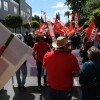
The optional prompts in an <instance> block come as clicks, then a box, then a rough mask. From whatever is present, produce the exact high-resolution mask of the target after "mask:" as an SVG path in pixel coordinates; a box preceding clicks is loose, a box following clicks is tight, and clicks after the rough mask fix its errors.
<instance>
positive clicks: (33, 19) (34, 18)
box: [32, 15, 40, 22]
mask: <svg viewBox="0 0 100 100" xmlns="http://www.w3.org/2000/svg"><path fill="white" fill-rule="evenodd" d="M39 20H40V17H39V16H38V15H34V16H33V17H32V21H38V22H39Z"/></svg>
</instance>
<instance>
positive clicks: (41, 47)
mask: <svg viewBox="0 0 100 100" xmlns="http://www.w3.org/2000/svg"><path fill="white" fill-rule="evenodd" d="M33 48H34V50H35V51H36V56H37V58H36V59H37V60H40V61H41V60H43V57H44V55H45V53H46V52H47V51H50V46H49V44H48V43H46V42H44V41H40V42H36V43H35V44H34V47H33Z"/></svg>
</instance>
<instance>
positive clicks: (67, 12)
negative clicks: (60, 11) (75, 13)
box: [64, 11, 70, 23]
mask: <svg viewBox="0 0 100 100" xmlns="http://www.w3.org/2000/svg"><path fill="white" fill-rule="evenodd" d="M64 16H67V17H68V23H69V16H70V12H69V11H66V12H65V14H64Z"/></svg>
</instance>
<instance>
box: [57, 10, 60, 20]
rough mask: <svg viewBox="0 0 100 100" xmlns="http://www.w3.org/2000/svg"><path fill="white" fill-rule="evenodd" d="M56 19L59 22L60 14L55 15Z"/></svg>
mask: <svg viewBox="0 0 100 100" xmlns="http://www.w3.org/2000/svg"><path fill="white" fill-rule="evenodd" d="M56 18H57V19H58V20H60V14H59V12H58V13H56Z"/></svg>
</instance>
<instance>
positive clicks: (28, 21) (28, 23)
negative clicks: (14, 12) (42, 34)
mask: <svg viewBox="0 0 100 100" xmlns="http://www.w3.org/2000/svg"><path fill="white" fill-rule="evenodd" d="M26 19H27V21H28V24H29V26H30V27H32V26H31V23H30V21H29V18H28V16H26Z"/></svg>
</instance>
